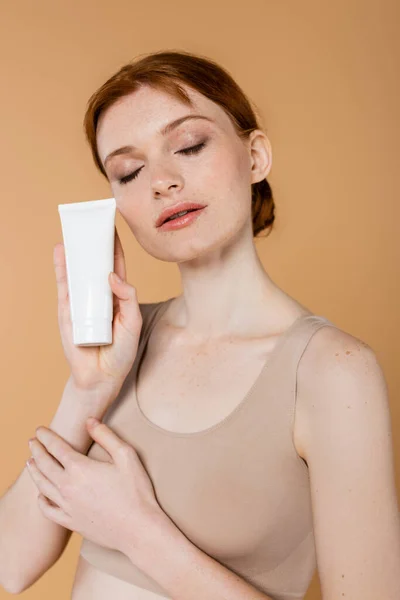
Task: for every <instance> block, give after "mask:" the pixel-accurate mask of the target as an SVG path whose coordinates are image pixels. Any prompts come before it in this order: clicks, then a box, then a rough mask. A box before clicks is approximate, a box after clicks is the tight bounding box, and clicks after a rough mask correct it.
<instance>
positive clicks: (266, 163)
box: [247, 129, 272, 183]
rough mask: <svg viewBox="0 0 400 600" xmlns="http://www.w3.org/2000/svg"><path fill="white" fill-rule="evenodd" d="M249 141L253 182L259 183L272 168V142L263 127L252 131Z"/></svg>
mask: <svg viewBox="0 0 400 600" xmlns="http://www.w3.org/2000/svg"><path fill="white" fill-rule="evenodd" d="M247 143H248V149H249V153H250V164H251V183H258V182H259V181H262V180H263V179H265V178H266V177H267V175H268V173H269V172H270V170H271V166H272V148H271V143H270V141H269V139H268V137H267V136H266V135H265V133H264V132H263V131H261V129H255V130H254V131H252V132H251V134H250V135H249V137H248V140H247Z"/></svg>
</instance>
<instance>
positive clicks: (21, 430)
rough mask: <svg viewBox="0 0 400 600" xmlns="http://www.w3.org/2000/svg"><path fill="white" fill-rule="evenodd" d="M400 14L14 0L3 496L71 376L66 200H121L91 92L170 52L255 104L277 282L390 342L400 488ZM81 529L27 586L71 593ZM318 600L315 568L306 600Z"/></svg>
mask: <svg viewBox="0 0 400 600" xmlns="http://www.w3.org/2000/svg"><path fill="white" fill-rule="evenodd" d="M396 4H397V6H396ZM399 12H400V11H399V4H398V3H397V2H396V1H395V0H393V1H390V0H370V1H366V0H340V1H336V2H333V3H332V2H328V1H327V0H325V1H322V2H321V0H318V1H317V0H303V1H302V2H298V1H297V0H293V1H292V2H290V1H287V0H279V1H272V0H249V1H248V2H246V3H243V2H239V1H238V2H236V3H235V2H233V3H232V2H231V1H228V0H224V1H216V0H202V1H201V2H200V3H198V5H196V4H194V3H192V2H187V0H170V1H169V2H164V1H163V0H157V1H149V2H133V1H132V0H129V1H128V0H125V1H124V0H114V1H113V2H109V1H105V0H103V1H102V0H90V1H89V0H74V1H71V0H65V1H64V2H60V1H55V0H39V1H38V0H36V1H35V2H33V1H29V0H22V1H17V2H12V1H10V0H9V1H8V2H5V1H4V0H3V2H2V7H1V18H0V50H1V51H0V72H1V74H2V92H1V111H0V115H1V138H2V140H1V145H0V159H1V163H0V164H1V174H2V178H1V179H2V198H3V201H2V218H1V219H0V227H1V231H0V245H1V246H0V257H1V281H2V290H3V293H2V295H1V300H0V301H1V337H2V344H1V350H0V351H1V363H0V364H1V369H2V380H1V381H2V394H1V396H2V406H1V436H0V456H1V470H0V495H1V494H3V493H4V491H5V490H6V488H7V487H8V486H9V485H10V484H11V482H12V481H14V480H15V478H16V477H17V475H18V474H19V472H20V471H21V469H22V468H23V467H24V461H25V460H26V459H27V458H28V457H29V456H30V453H29V449H28V444H27V442H28V438H29V437H31V436H33V435H34V432H35V428H36V427H37V426H38V425H48V424H49V423H50V421H51V418H52V416H53V414H54V412H55V410H56V407H57V405H58V403H59V400H60V398H61V394H62V390H63V388H64V385H65V382H66V379H67V377H68V365H67V362H66V360H65V358H64V354H63V351H62V346H61V342H60V338H59V331H58V323H57V306H56V284H55V276H54V270H53V262H52V252H53V246H54V244H55V243H56V242H58V241H62V234H61V226H60V221H59V215H58V211H57V204H59V203H65V202H80V201H85V200H93V199H100V198H107V197H109V196H110V189H109V187H108V185H107V182H106V181H105V180H104V179H103V178H102V176H101V175H100V174H98V173H97V172H96V171H95V168H94V165H93V164H92V159H91V156H90V152H89V148H88V146H87V145H86V142H85V140H84V136H83V130H82V119H83V115H84V109H85V104H86V102H87V99H88V98H89V96H90V95H91V94H92V92H93V91H94V90H95V89H96V88H97V87H98V86H99V85H101V84H102V83H103V82H104V81H105V79H106V78H108V77H109V76H110V75H111V74H113V73H114V72H115V71H116V70H117V69H118V68H119V67H120V66H122V65H123V64H124V63H125V62H127V61H128V60H130V59H131V58H133V57H134V56H136V55H137V54H141V53H144V52H151V51H156V50H161V49H184V50H189V51H192V52H199V53H202V54H205V55H207V56H209V57H210V58H213V59H215V60H217V61H219V62H220V63H221V64H222V66H225V67H226V68H228V69H229V70H230V72H231V73H232V74H233V76H234V77H235V78H236V80H237V81H238V83H239V84H240V85H241V86H242V87H243V89H244V90H245V92H246V93H247V94H248V95H249V96H250V97H251V99H252V100H253V101H254V102H255V103H256V105H257V106H258V108H259V110H260V112H261V114H262V118H263V122H264V125H265V127H266V130H267V134H268V136H269V138H270V140H271V143H272V148H273V167H272V171H271V174H270V177H269V181H270V183H271V185H272V188H273V191H274V194H275V199H276V204H277V213H276V214H277V219H276V229H275V232H274V233H273V234H272V235H271V236H270V238H269V239H267V240H261V241H259V242H257V248H258V250H259V253H260V256H261V258H262V261H263V264H264V265H265V268H266V270H267V271H268V273H269V274H270V275H271V277H272V278H273V279H274V280H275V281H276V282H277V283H278V285H280V286H281V287H282V288H284V289H285V290H286V291H287V292H288V293H289V294H291V295H292V296H294V297H295V298H296V299H298V300H299V301H300V302H302V303H303V304H305V305H306V306H307V307H308V308H310V309H311V310H312V311H313V312H315V313H317V314H322V315H325V316H326V317H328V318H329V319H330V320H332V321H334V322H335V323H336V324H337V325H339V326H340V327H341V328H343V329H345V330H346V331H348V332H350V333H352V334H353V335H355V336H357V337H359V338H361V339H363V340H365V341H366V342H367V343H368V344H370V345H371V346H372V347H373V348H374V349H375V351H376V353H377V355H378V357H379V359H380V361H381V363H382V365H383V368H384V370H385V374H386V377H387V381H388V384H389V391H390V404H391V413H392V420H393V431H394V452H395V461H396V483H397V485H398V489H399V482H400V436H399V428H400V404H399V400H398V394H399V390H400V371H399V368H398V356H399V353H398V336H399V324H400V311H399V308H398V307H399V304H400V292H399V280H398V264H399V258H400V256H399V254H400V252H399V250H400V247H399V235H398V232H399V220H400V209H399V205H400V202H399V184H398V173H399V164H400V163H399V158H400V157H399V139H400V135H399V134H400V127H399V110H398V107H399V106H400V89H399V78H398V74H399V72H400V70H399V68H400V65H399V62H400V60H399V57H400V53H399V39H400V36H399V35H398V24H399V16H400V15H399ZM116 222H117V228H118V231H119V232H120V237H121V240H122V243H123V246H124V249H125V253H126V259H127V267H128V279H129V281H131V282H132V283H134V285H135V286H136V287H137V288H138V293H139V301H141V302H150V301H156V300H161V299H165V298H168V297H170V296H172V295H176V294H177V293H178V292H179V291H180V286H179V277H178V270H177V268H176V266H175V265H174V264H167V263H163V262H161V261H157V260H155V259H153V258H152V257H150V256H149V255H146V254H145V253H144V251H142V249H141V248H140V247H139V246H138V244H137V243H136V241H135V239H134V238H133V236H132V234H131V232H130V230H129V229H128V227H127V226H126V224H125V222H124V221H123V220H122V218H121V217H120V215H119V214H118V213H117V220H116ZM0 535H1V532H0ZM80 542H81V537H80V536H79V535H77V534H74V535H73V536H72V538H71V541H70V543H69V545H68V547H67V549H66V551H65V553H64V555H63V556H62V558H61V560H60V561H58V563H56V564H55V565H54V567H53V568H52V569H51V570H50V571H48V572H47V573H46V574H45V575H44V576H43V577H42V578H41V579H40V580H39V581H38V582H37V583H36V584H35V585H34V586H32V587H31V588H30V589H29V590H27V591H26V592H25V593H24V597H26V598H31V599H32V600H33V599H36V598H37V599H40V600H42V599H43V598H57V599H58V600H67V599H69V598H70V590H71V587H72V581H73V577H74V572H75V566H76V563H77V559H78V552H79V546H80ZM9 596H10V595H9V594H7V592H5V591H3V590H2V589H1V590H0V600H2V599H3V598H6V597H9ZM318 598H320V592H319V585H318V577H317V574H316V576H315V578H314V580H313V582H312V585H311V587H310V590H309V592H308V594H307V600H311V599H313V600H316V599H318Z"/></svg>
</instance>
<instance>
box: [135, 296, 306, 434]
mask: <svg viewBox="0 0 400 600" xmlns="http://www.w3.org/2000/svg"><path fill="white" fill-rule="evenodd" d="M172 300H175V297H172V298H168V300H164V301H161V302H160V305H159V306H158V307H156V309H155V311H154V312H153V314H152V315H151V316H152V317H153V318H152V320H151V323H150V325H149V327H148V328H147V330H146V333H145V339H144V340H143V343H142V346H141V351H140V355H139V360H138V365H137V368H136V370H135V376H134V380H133V390H132V393H133V401H134V406H135V409H136V412H137V414H138V415H139V416H140V418H141V419H142V421H143V422H144V423H146V424H147V425H148V426H149V427H151V428H152V429H155V430H156V431H158V432H159V433H161V434H163V435H165V436H169V437H185V438H195V437H199V436H202V435H207V434H209V433H212V432H213V431H215V430H216V429H219V428H220V427H222V426H223V425H225V423H227V422H228V421H231V420H232V419H233V418H234V417H235V416H236V415H237V413H238V412H239V411H240V410H242V409H243V408H244V407H245V406H246V405H247V404H248V402H249V401H250V399H251V397H252V395H253V393H254V390H255V389H256V388H257V386H258V384H259V383H260V381H261V378H262V377H263V375H264V372H265V371H266V370H267V369H268V368H269V366H270V365H271V363H272V361H273V360H274V359H275V358H276V357H277V355H278V353H279V350H280V349H281V348H282V347H283V346H284V343H285V341H286V340H287V339H288V337H289V336H290V334H291V333H292V332H293V330H294V329H295V328H296V327H297V326H298V324H299V323H300V322H301V321H303V319H306V318H308V317H315V316H316V315H314V314H313V313H312V312H306V313H304V314H302V315H299V316H298V317H297V318H296V319H295V320H294V321H293V323H292V324H291V325H290V326H289V327H288V328H287V329H286V330H285V331H284V332H283V333H282V334H281V336H280V337H279V338H278V340H277V342H276V344H275V346H274V348H273V349H272V351H271V352H270V353H269V355H268V357H267V359H266V361H265V362H264V364H263V366H262V367H261V370H260V372H259V373H258V375H257V377H256V378H255V380H254V381H253V383H252V385H251V387H250V389H249V390H247V392H246V394H245V395H244V397H243V398H242V399H241V401H240V402H239V403H238V404H237V405H236V406H235V408H234V409H233V410H232V411H231V412H230V413H229V414H228V415H226V417H224V418H223V419H221V420H220V421H218V422H217V423H214V425H210V427H206V428H205V429H200V430H199V431H187V432H185V431H171V430H170V429H165V428H164V427H160V425H157V424H156V423H153V421H150V419H149V418H148V417H147V416H146V415H145V414H144V412H143V411H142V409H141V408H140V404H139V400H138V395H137V381H138V373H139V369H140V366H141V363H142V359H143V354H144V351H145V350H146V348H147V344H148V342H149V339H150V336H151V333H152V331H153V328H154V327H155V325H156V323H157V322H158V320H159V319H160V318H161V316H162V315H163V313H164V312H165V310H166V309H167V307H168V305H169V303H170V302H171V301H172Z"/></svg>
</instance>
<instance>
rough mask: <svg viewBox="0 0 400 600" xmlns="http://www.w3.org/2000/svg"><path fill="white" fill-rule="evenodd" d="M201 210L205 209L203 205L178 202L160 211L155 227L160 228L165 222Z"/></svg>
mask: <svg viewBox="0 0 400 600" xmlns="http://www.w3.org/2000/svg"><path fill="white" fill-rule="evenodd" d="M202 208H205V206H204V204H198V203H197V202H180V203H178V204H176V205H175V206H171V207H169V208H166V209H165V210H163V211H162V213H161V214H160V216H159V217H158V219H157V221H156V227H161V226H162V225H164V224H165V223H166V222H170V221H173V220H176V219H179V218H181V217H183V216H185V215H186V214H189V213H191V212H196V211H198V210H200V209H202Z"/></svg>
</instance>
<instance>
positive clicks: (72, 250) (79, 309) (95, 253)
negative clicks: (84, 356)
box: [58, 198, 116, 346]
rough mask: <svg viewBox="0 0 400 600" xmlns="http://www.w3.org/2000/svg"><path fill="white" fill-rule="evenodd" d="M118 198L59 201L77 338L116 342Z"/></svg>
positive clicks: (83, 341) (94, 342) (97, 342)
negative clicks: (113, 285)
mask: <svg viewBox="0 0 400 600" xmlns="http://www.w3.org/2000/svg"><path fill="white" fill-rule="evenodd" d="M115 210H116V202H115V198H107V199H105V200H90V201H89V202H73V203H69V204H59V205H58V212H59V214H60V219H61V227H62V234H63V239H64V249H65V259H66V268H67V281H68V293H69V306H70V311H71V320H72V335H73V342H74V344H75V345H76V346H103V345H106V344H112V319H113V292H112V289H111V287H110V284H109V282H108V276H109V274H110V272H111V271H114V237H115Z"/></svg>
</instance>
